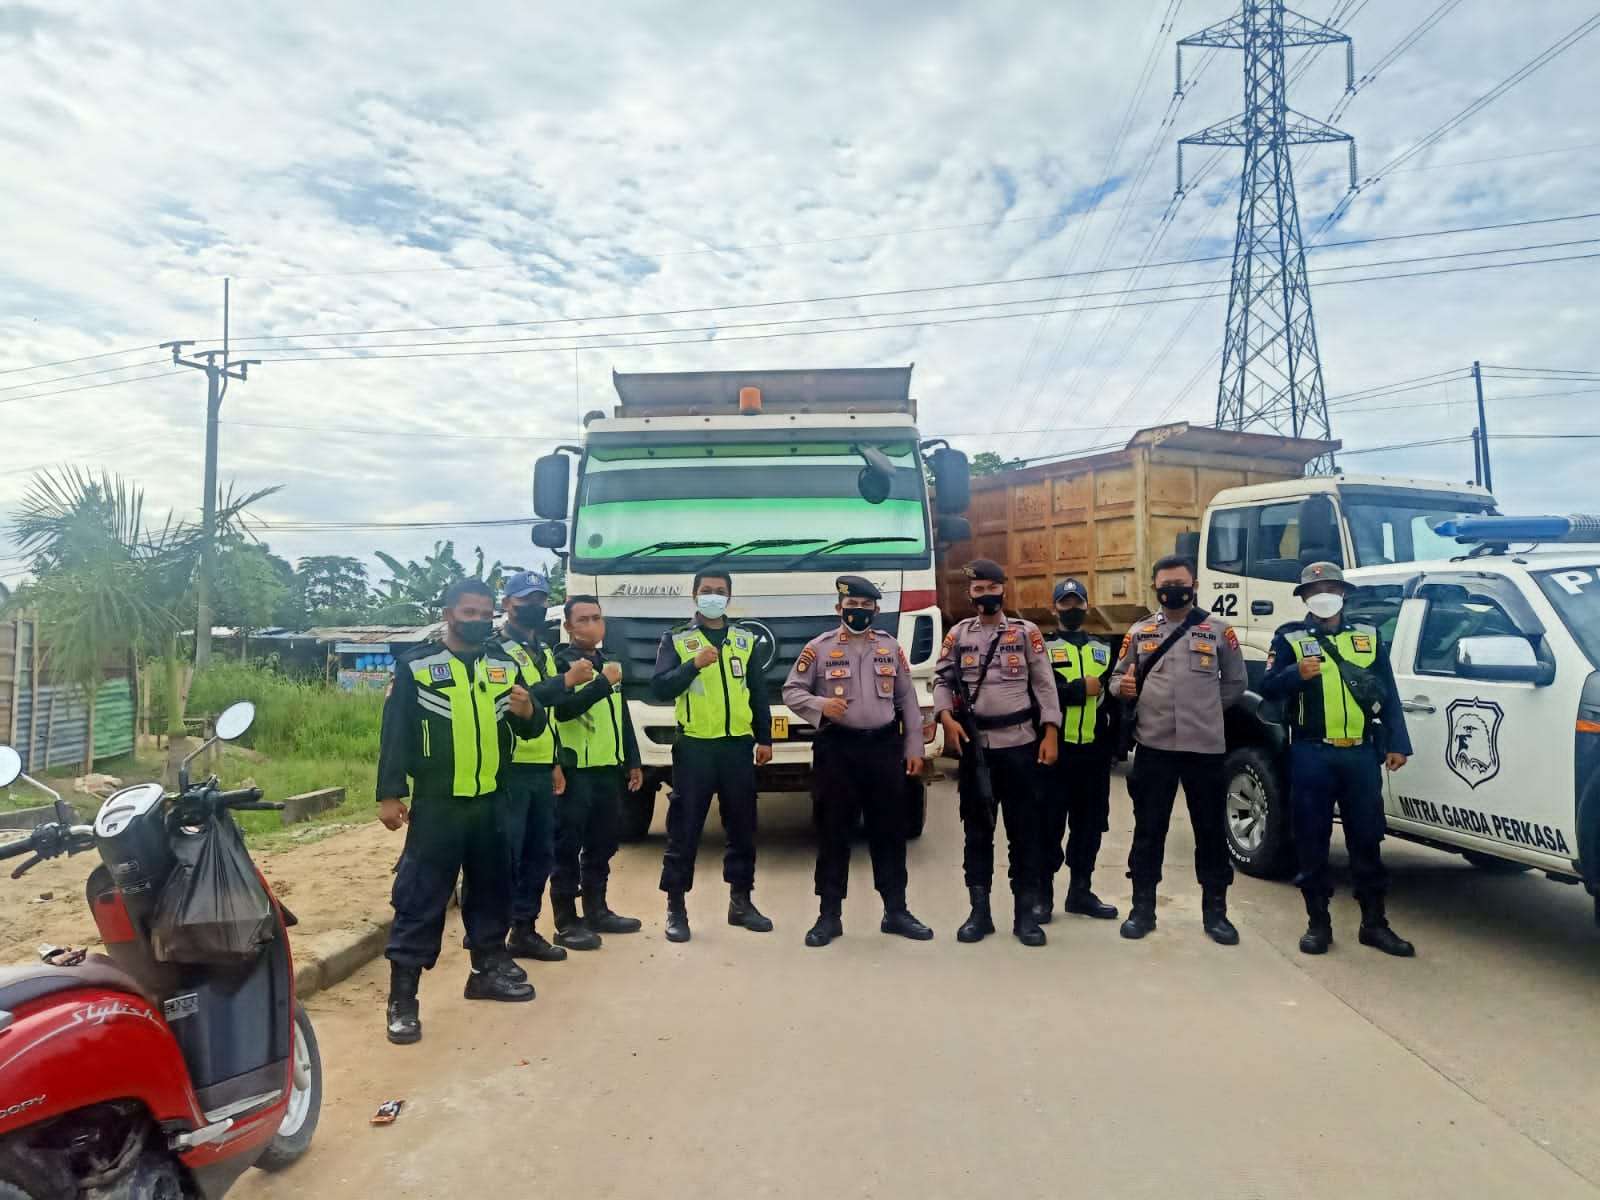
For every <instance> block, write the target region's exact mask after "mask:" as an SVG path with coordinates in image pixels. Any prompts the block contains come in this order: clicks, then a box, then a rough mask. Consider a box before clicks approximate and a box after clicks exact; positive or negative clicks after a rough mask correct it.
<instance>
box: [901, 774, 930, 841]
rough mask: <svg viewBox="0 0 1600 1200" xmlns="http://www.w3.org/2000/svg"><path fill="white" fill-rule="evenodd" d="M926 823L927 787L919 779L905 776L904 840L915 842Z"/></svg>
mask: <svg viewBox="0 0 1600 1200" xmlns="http://www.w3.org/2000/svg"><path fill="white" fill-rule="evenodd" d="M927 823H928V787H927V785H926V784H925V783H923V782H922V780H920V779H916V778H913V777H912V776H910V775H908V776H906V838H907V839H908V840H911V841H915V840H916V839H917V838H919V837H921V836H922V827H923V826H924V825H926V824H927Z"/></svg>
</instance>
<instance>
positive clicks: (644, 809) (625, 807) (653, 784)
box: [617, 773, 661, 842]
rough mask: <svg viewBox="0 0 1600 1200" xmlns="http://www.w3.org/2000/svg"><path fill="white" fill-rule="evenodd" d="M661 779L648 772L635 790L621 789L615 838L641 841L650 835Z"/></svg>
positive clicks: (624, 840) (623, 840)
mask: <svg viewBox="0 0 1600 1200" xmlns="http://www.w3.org/2000/svg"><path fill="white" fill-rule="evenodd" d="M660 789H661V780H659V779H656V778H653V777H652V776H651V775H649V774H648V773H647V774H646V775H645V777H644V783H643V784H641V785H640V787H639V790H638V791H637V792H630V791H628V789H627V788H623V789H622V805H621V810H620V811H619V812H618V814H617V840H618V841H622V842H642V841H644V840H645V838H647V837H649V836H650V825H651V822H653V821H654V820H655V819H656V793H657V792H658V791H659V790H660Z"/></svg>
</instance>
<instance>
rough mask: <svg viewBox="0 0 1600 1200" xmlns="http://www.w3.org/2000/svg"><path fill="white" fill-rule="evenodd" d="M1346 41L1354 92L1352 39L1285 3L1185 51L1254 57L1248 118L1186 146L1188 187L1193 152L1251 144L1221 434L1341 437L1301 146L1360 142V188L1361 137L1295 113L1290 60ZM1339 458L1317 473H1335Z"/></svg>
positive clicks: (1262, 0)
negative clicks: (1309, 250)
mask: <svg viewBox="0 0 1600 1200" xmlns="http://www.w3.org/2000/svg"><path fill="white" fill-rule="evenodd" d="M1339 42H1343V43H1344V44H1345V70H1346V75H1347V78H1348V82H1347V87H1348V86H1352V85H1353V83H1354V78H1355V54H1354V48H1353V47H1352V46H1351V44H1350V38H1349V37H1348V36H1347V35H1345V34H1343V33H1340V32H1339V31H1338V30H1336V29H1334V28H1332V27H1331V26H1328V25H1324V24H1322V23H1320V22H1317V21H1312V20H1310V19H1309V18H1307V17H1303V16H1301V15H1299V14H1298V13H1293V12H1290V11H1288V10H1287V9H1285V8H1284V6H1283V0H1243V7H1242V8H1241V9H1240V11H1239V12H1237V13H1235V14H1234V15H1233V16H1232V17H1229V18H1228V19H1227V20H1226V21H1222V22H1220V23H1219V24H1216V25H1213V26H1211V27H1210V28H1209V29H1205V30H1202V31H1201V32H1199V33H1197V34H1195V35H1194V36H1193V37H1187V38H1184V39H1183V40H1182V41H1180V42H1179V43H1178V56H1179V58H1178V77H1179V78H1180V79H1181V78H1182V77H1183V59H1182V56H1183V48H1184V47H1185V46H1200V47H1210V48H1218V49H1228V50H1242V51H1244V112H1243V113H1241V114H1240V115H1239V116H1236V117H1233V118H1231V119H1230V120H1227V121H1223V122H1222V123H1220V124H1218V125H1213V126H1211V127H1210V128H1209V129H1205V130H1202V131H1201V132H1199V133H1196V134H1193V135H1192V136H1190V137H1186V138H1184V139H1183V140H1182V141H1180V142H1179V143H1178V188H1179V190H1180V191H1181V190H1182V188H1183V147H1185V146H1242V147H1243V148H1244V173H1243V176H1242V182H1241V185H1240V191H1239V228H1238V233H1237V235H1236V239H1235V242H1234V248H1233V288H1232V292H1231V294H1230V295H1229V297H1228V326H1227V333H1226V337H1225V339H1224V342H1223V354H1222V382H1221V386H1220V388H1219V390H1218V393H1217V427H1218V428H1221V429H1247V428H1250V427H1251V426H1265V427H1266V428H1267V429H1270V430H1272V431H1273V432H1275V433H1282V434H1289V435H1292V436H1294V437H1310V438H1324V439H1325V438H1329V437H1330V436H1331V431H1330V429H1329V426H1328V405H1327V396H1326V393H1325V392H1324V390H1323V384H1322V363H1321V361H1320V360H1319V358H1318V357H1317V330H1316V324H1315V322H1314V321H1313V320H1312V316H1311V286H1310V283H1309V281H1308V280H1307V278H1306V259H1305V247H1304V245H1303V243H1302V242H1301V239H1300V212H1299V208H1298V206H1297V205H1296V203H1295V194H1294V171H1293V169H1292V166H1291V164H1290V156H1289V148H1290V147H1291V146H1302V145H1307V144H1310V143H1317V142H1346V143H1348V144H1349V146H1350V185H1351V186H1352V187H1354V186H1355V181H1356V147H1355V141H1354V139H1353V138H1351V137H1350V135H1349V134H1347V133H1342V132H1341V131H1339V130H1338V129H1335V128H1334V127H1333V126H1332V125H1327V124H1324V123H1323V122H1321V121H1316V120H1313V119H1312V118H1310V117H1307V116H1305V115H1304V114H1302V113H1297V112H1295V111H1293V110H1292V109H1290V107H1289V105H1288V101H1287V98H1286V90H1287V88H1286V83H1285V71H1284V53H1285V51H1287V50H1288V49H1289V48H1290V47H1299V46H1324V45H1332V44H1335V43H1339ZM1332 465H1333V462H1332V456H1331V455H1328V456H1324V458H1322V459H1319V460H1318V461H1317V462H1316V463H1313V464H1312V467H1311V468H1310V469H1311V470H1317V469H1327V468H1330V467H1332Z"/></svg>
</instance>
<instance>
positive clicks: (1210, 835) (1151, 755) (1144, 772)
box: [1128, 746, 1233, 891]
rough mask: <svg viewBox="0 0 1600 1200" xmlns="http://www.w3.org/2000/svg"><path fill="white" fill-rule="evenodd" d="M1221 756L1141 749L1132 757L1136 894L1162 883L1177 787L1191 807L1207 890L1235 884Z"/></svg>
mask: <svg viewBox="0 0 1600 1200" xmlns="http://www.w3.org/2000/svg"><path fill="white" fill-rule="evenodd" d="M1222 757H1223V756H1222V755H1220V754H1191V753H1189V752H1187V751H1182V750H1156V749H1154V748H1152V747H1149V746H1140V747H1139V748H1138V750H1137V751H1136V752H1135V754H1134V756H1133V771H1132V773H1131V774H1130V775H1129V776H1128V793H1129V794H1130V795H1131V796H1132V797H1133V848H1132V849H1131V850H1130V851H1129V852H1128V878H1129V879H1131V880H1133V887H1134V890H1135V891H1138V890H1139V889H1140V888H1154V887H1155V885H1156V884H1158V883H1160V882H1161V862H1162V860H1163V859H1164V858H1165V857H1166V853H1167V828H1168V826H1169V825H1171V823H1172V805H1173V803H1174V801H1176V800H1177V798H1178V785H1179V784H1180V783H1181V784H1182V785H1183V796H1184V799H1185V800H1187V801H1188V804H1189V824H1190V825H1191V826H1192V827H1193V829H1194V873H1195V877H1196V878H1197V879H1198V880H1199V881H1200V886H1201V888H1203V889H1205V890H1207V891H1214V890H1222V889H1226V888H1227V887H1228V885H1229V884H1231V883H1232V882H1233V863H1232V862H1231V861H1230V860H1229V858H1228V840H1227V837H1228V835H1227V820H1228V818H1227V811H1226V806H1227V791H1228V781H1227V778H1226V776H1224V774H1223V772H1222Z"/></svg>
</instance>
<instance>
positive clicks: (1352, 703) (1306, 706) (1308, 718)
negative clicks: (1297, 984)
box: [1261, 562, 1416, 958]
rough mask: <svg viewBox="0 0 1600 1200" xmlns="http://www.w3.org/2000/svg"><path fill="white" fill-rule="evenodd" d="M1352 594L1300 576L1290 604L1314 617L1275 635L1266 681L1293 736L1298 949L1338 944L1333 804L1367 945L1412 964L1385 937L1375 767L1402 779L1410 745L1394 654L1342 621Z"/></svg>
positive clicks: (1315, 950)
mask: <svg viewBox="0 0 1600 1200" xmlns="http://www.w3.org/2000/svg"><path fill="white" fill-rule="evenodd" d="M1350 591H1351V587H1350V585H1349V584H1348V583H1346V582H1345V578H1344V572H1343V571H1341V570H1340V569H1339V568H1338V567H1337V566H1336V565H1334V564H1333V563H1328V562H1320V563H1312V564H1311V565H1310V566H1308V567H1307V568H1306V569H1305V570H1304V571H1303V572H1301V575H1300V586H1299V587H1297V588H1296V589H1295V593H1294V594H1295V595H1296V596H1300V597H1303V598H1304V600H1305V602H1306V608H1307V609H1309V610H1310V612H1309V615H1308V616H1307V617H1306V619H1305V620H1303V621H1292V622H1290V623H1289V624H1287V625H1285V626H1283V627H1282V628H1280V629H1279V630H1278V632H1277V636H1275V637H1274V638H1273V639H1272V651H1271V653H1270V654H1269V655H1268V656H1267V673H1266V675H1265V677H1264V678H1263V679H1262V681H1261V694H1262V695H1263V696H1265V697H1267V698H1269V699H1273V700H1282V701H1285V706H1284V707H1285V716H1286V717H1287V719H1288V721H1289V726H1290V738H1291V742H1290V747H1289V770H1290V775H1291V777H1292V780H1293V793H1294V799H1293V812H1294V842H1295V850H1296V852H1297V855H1298V858H1299V866H1300V870H1299V873H1298V874H1297V875H1296V876H1295V884H1296V885H1297V886H1298V887H1299V888H1300V890H1301V892H1302V893H1303V894H1304V896H1305V901H1306V916H1307V918H1308V924H1307V927H1306V932H1305V936H1304V937H1302V938H1301V939H1300V949H1301V950H1302V951H1304V952H1305V953H1306V954H1326V953H1327V951H1328V947H1329V946H1331V945H1332V944H1333V922H1332V920H1331V919H1330V917H1329V916H1328V901H1329V900H1330V899H1331V898H1332V896H1333V876H1332V874H1331V872H1330V871H1329V870H1328V844H1329V842H1331V841H1332V840H1333V808H1334V805H1335V804H1337V805H1338V806H1339V816H1340V818H1341V819H1342V820H1343V822H1344V841H1345V846H1346V848H1347V849H1348V850H1349V852H1350V875H1351V880H1352V882H1353V884H1354V890H1355V895H1356V901H1357V903H1359V904H1360V905H1361V933H1360V941H1361V944H1362V945H1363V946H1374V947H1376V948H1377V949H1379V950H1382V951H1383V952H1384V953H1385V954H1394V955H1398V956H1399V957H1402V958H1409V957H1410V956H1411V955H1413V954H1415V953H1416V947H1414V946H1413V945H1412V944H1411V943H1410V942H1408V941H1406V940H1405V939H1404V938H1402V937H1400V936H1399V935H1398V934H1397V933H1395V932H1394V930H1392V929H1390V928H1389V922H1388V920H1387V918H1386V917H1385V914H1384V890H1385V879H1384V871H1383V860H1382V858H1381V857H1380V856H1379V849H1378V847H1379V845H1380V843H1381V842H1382V841H1383V782H1382V776H1381V774H1380V773H1379V767H1380V764H1381V765H1383V766H1387V767H1388V769H1389V770H1391V771H1398V770H1399V769H1400V768H1401V767H1403V766H1405V765H1406V759H1407V758H1408V757H1409V756H1410V754H1411V740H1410V738H1409V736H1408V735H1407V733H1406V722H1405V716H1404V714H1403V713H1402V711H1401V708H1400V695H1399V692H1398V691H1397V690H1396V688H1395V682H1394V671H1393V668H1392V667H1391V665H1390V663H1389V651H1388V648H1387V647H1385V646H1384V644H1383V642H1382V640H1381V639H1380V638H1379V637H1378V631H1377V630H1376V629H1375V628H1373V627H1372V626H1371V625H1361V624H1352V623H1351V622H1349V621H1348V620H1346V619H1345V615H1344V604H1345V598H1346V597H1347V596H1348V595H1349V594H1350ZM1379 722H1381V727H1380V726H1379V724H1378V723H1379ZM1380 741H1381V743H1382V747H1380Z"/></svg>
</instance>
